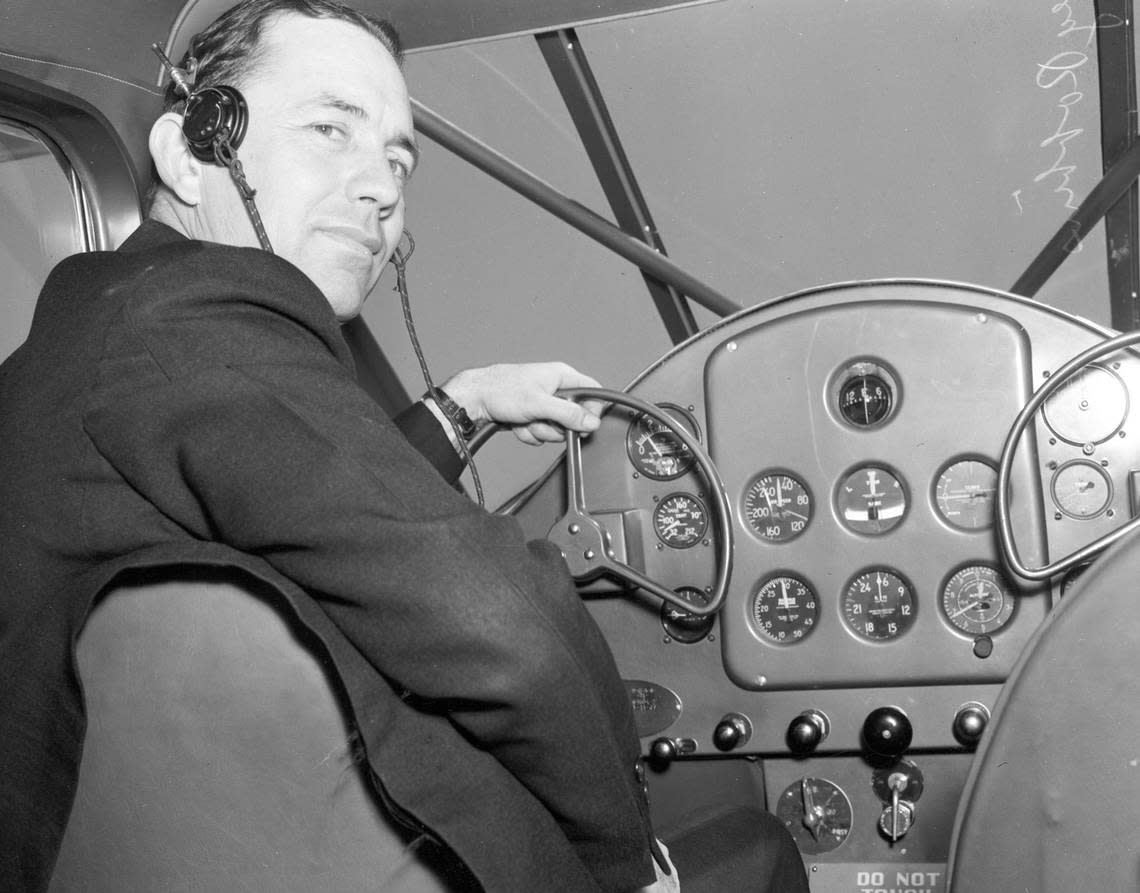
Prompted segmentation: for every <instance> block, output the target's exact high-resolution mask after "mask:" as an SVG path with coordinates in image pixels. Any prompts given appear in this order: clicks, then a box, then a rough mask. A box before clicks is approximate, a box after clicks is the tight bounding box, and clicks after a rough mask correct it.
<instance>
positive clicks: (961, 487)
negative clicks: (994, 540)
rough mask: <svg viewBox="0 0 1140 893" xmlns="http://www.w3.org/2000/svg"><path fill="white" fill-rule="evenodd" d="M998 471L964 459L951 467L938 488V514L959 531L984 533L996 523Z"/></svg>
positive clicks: (948, 466)
mask: <svg viewBox="0 0 1140 893" xmlns="http://www.w3.org/2000/svg"><path fill="white" fill-rule="evenodd" d="M996 493H997V469H995V468H994V467H993V466H992V465H990V464H989V463H988V462H981V461H979V460H977V459H963V460H962V461H960V462H954V463H951V464H950V465H947V466H946V468H945V469H944V470H943V471H942V474H940V475H939V476H938V483H937V484H935V487H934V503H935V505H937V506H938V513H939V514H940V515H941V516H942V518H943V520H945V521H946V523H947V524H949V525H950V526H952V527H957V528H958V529H959V530H983V529H985V528H987V527H992V526H993V523H994V502H995V499H994V497H995V495H996Z"/></svg>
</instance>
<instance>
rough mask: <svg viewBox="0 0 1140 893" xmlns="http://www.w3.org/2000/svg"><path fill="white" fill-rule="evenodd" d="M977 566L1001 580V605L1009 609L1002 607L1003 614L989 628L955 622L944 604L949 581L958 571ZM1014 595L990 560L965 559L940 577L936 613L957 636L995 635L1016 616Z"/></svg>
mask: <svg viewBox="0 0 1140 893" xmlns="http://www.w3.org/2000/svg"><path fill="white" fill-rule="evenodd" d="M978 568H981V569H984V570H987V571H990V572H992V573H993V574H995V575H996V576H997V577H998V579H999V580H1001V583H1002V596H1003V602H1002V603H1003V606H1004V605H1005V604H1008V605H1009V609H1008V611H1005V610H1004V608H1003V612H1004V616H1001V619H1000V621H998V622H997V625H996V626H992V627H989V628H985V627H984V626H983V627H982V628H979V629H966V628H965V627H963V626H961V625H960V624H958V623H956V622H955V621H954V620H953V618H951V617H950V614H949V611H948V609H947V605H946V595H947V589H948V587H949V586H950V581H951V580H953V579H954V578H955V577H956V576H958V575H959V574H960V573H962V572H963V571H968V570H975V569H978ZM1015 596H1016V593H1015V592H1014V589H1013V585H1012V584H1011V583H1010V581H1009V578H1008V577H1007V576H1006V575H1005V574H1003V573H1002V572H1001V569H1000V568H998V567H996V566H995V565H994V564H992V563H991V562H988V561H983V560H979V561H967V562H964V563H962V564H959V565H957V566H956V567H955V568H954V569H953V570H951V571H950V573H948V574H947V575H946V576H945V577H944V578H943V579H942V583H941V585H940V586H939V589H938V613H939V614H941V615H942V621H943V622H944V623H945V624H946V626H947V627H948V628H949V629H950V631H951V632H953V633H956V634H957V635H959V636H963V637H965V638H966V639H969V640H970V641H973V640H974V639H976V638H977V637H978V636H995V635H998V634H999V633H1001V632H1002V631H1003V630H1005V629H1007V628H1008V627H1009V625H1010V624H1011V623H1012V622H1013V620H1014V618H1015V617H1016V616H1017V598H1016V597H1015Z"/></svg>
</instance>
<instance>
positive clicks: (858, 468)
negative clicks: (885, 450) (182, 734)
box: [831, 460, 913, 538]
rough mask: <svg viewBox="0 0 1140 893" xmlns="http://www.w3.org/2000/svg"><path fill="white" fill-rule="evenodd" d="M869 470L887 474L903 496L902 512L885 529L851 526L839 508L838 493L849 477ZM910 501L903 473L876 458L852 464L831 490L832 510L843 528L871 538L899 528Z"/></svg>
mask: <svg viewBox="0 0 1140 893" xmlns="http://www.w3.org/2000/svg"><path fill="white" fill-rule="evenodd" d="M871 470H874V471H881V472H883V473H884V474H887V475H889V476H890V477H891V478H892V479H893V480H894V481H895V482H897V483H898V485H899V489H900V490H901V491H902V496H903V510H902V514H901V515H899V516H898V519H897V520H895V521H894V522H893V523H892V524H891V526H890V527H887V528H886V529H885V530H859V529H858V528H856V527H853V526H852V525H851V522H849V521H848V520H847V518H845V517H844V515H843V512H842V510H841V509H840V505H839V500H840V494H841V493H842V492H843V488H844V486H845V485H846V484H847V482H848V481H849V480H850V479H851V477H852V476H853V475H856V474H859V473H860V472H864V471H871ZM912 502H913V500H912V497H911V489H910V485H909V484H907V481H906V478H905V477H903V475H902V474H901V473H900V472H899V471H898V470H897V469H896V468H894V467H893V466H891V465H890V464H889V463H887V462H879V461H876V460H870V461H867V462H860V463H858V464H856V465H852V466H851V467H850V468H848V469H847V470H846V471H844V472H843V473H842V474H841V475H840V476H839V480H838V481H836V483H835V489H834V490H833V491H832V497H831V507H832V511H833V512H835V519H836V520H837V521H838V522H839V524H840V526H842V527H843V528H844V529H845V530H848V531H850V532H851V533H854V534H856V535H857V536H866V537H872V538H875V537H880V536H886V535H887V534H888V533H890V532H891V531H893V530H897V529H898V528H899V526H900V525H901V524H902V523H903V521H905V520H906V519H907V516H908V515H909V514H910V510H911V505H912Z"/></svg>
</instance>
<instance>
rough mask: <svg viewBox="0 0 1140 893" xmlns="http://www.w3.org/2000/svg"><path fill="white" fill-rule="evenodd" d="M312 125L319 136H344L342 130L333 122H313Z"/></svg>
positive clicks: (331, 137) (336, 137)
mask: <svg viewBox="0 0 1140 893" xmlns="http://www.w3.org/2000/svg"><path fill="white" fill-rule="evenodd" d="M312 127H313V130H315V131H316V132H317V133H319V134H320V135H321V136H325V137H328V138H329V139H341V138H342V137H343V136H344V131H343V130H341V128H339V127H337V126H336V125H334V124H314V125H312Z"/></svg>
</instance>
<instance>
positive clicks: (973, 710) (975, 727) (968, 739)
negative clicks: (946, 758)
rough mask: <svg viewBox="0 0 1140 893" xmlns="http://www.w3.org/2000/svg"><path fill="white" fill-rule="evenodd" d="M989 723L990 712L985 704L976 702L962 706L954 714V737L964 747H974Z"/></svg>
mask: <svg viewBox="0 0 1140 893" xmlns="http://www.w3.org/2000/svg"><path fill="white" fill-rule="evenodd" d="M989 721H990V711H989V709H988V708H987V707H986V705H985V704H979V703H978V702H977V701H970V702H969V703H968V704H963V705H962V706H961V707H959V708H958V712H957V713H955V714H954V725H953V731H954V737H955V738H957V739H958V741H959V742H960V743H961V744H963V745H965V746H966V747H976V746H977V744H978V741H980V740H981V737H982V732H984V731H985V730H986V725H987V724H988V723H989Z"/></svg>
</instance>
